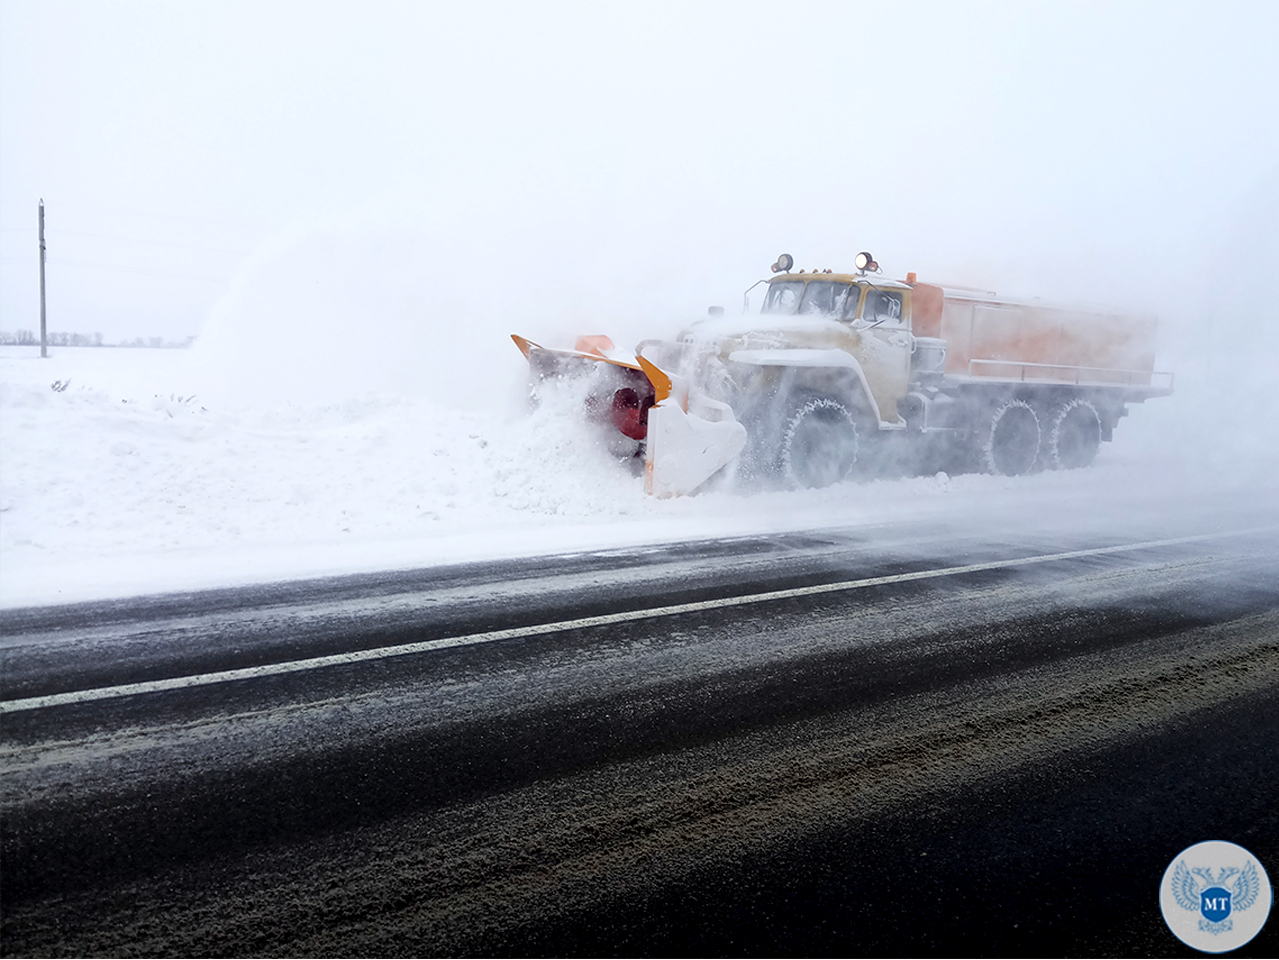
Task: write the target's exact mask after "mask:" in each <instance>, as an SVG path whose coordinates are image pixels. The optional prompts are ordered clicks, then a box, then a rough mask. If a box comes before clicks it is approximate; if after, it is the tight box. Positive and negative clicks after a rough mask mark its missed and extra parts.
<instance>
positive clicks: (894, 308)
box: [862, 290, 902, 323]
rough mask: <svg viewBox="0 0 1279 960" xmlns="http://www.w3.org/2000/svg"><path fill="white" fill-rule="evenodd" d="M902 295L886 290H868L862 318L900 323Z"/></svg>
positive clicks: (876, 321) (874, 321) (873, 321)
mask: <svg viewBox="0 0 1279 960" xmlns="http://www.w3.org/2000/svg"><path fill="white" fill-rule="evenodd" d="M901 318H902V295H901V294H900V293H894V292H891V291H888V290H870V291H867V293H866V306H865V307H863V308H862V319H863V320H869V321H870V322H871V323H900V322H901Z"/></svg>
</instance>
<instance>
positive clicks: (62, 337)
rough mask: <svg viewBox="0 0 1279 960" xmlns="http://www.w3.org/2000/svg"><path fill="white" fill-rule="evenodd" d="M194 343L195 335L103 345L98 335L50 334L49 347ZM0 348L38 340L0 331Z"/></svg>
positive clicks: (31, 335)
mask: <svg viewBox="0 0 1279 960" xmlns="http://www.w3.org/2000/svg"><path fill="white" fill-rule="evenodd" d="M194 342H195V335H194V334H192V335H191V336H189V337H187V338H186V339H184V340H166V339H164V337H134V338H133V339H132V340H121V341H120V342H119V343H105V342H103V339H102V334H100V333H50V334H49V346H51V347H149V348H151V349H159V348H175V347H179V348H180V347H189V346H191V344H192V343H194ZM0 346H11V347H12V346H16V347H38V346H40V338H39V336H37V335H36V334H35V332H34V331H31V330H18V331H17V332H10V331H8V330H0Z"/></svg>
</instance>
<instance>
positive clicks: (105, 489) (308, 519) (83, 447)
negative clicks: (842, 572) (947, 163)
mask: <svg viewBox="0 0 1279 960" xmlns="http://www.w3.org/2000/svg"><path fill="white" fill-rule="evenodd" d="M5 350H6V352H4V353H0V449H2V450H3V468H2V470H0V604H3V605H5V606H15V605H26V604H34V603H45V602H60V601H61V602H65V601H71V600H78V599H88V598H94V597H104V596H114V595H127V594H136V593H143V592H157V591H162V590H171V589H189V588H194V587H203V586H214V585H232V584H237V583H246V582H254V581H258V580H264V579H285V578H291V577H300V576H316V575H326V574H336V573H345V572H356V571H366V570H375V569H391V568H409V567H414V566H420V565H429V564H437V563H446V562H453V561H459V560H474V559H485V558H497V557H510V556H518V555H533V554H544V553H551V552H567V551H578V550H595V549H607V548H612V547H620V546H625V545H631V544H637V543H652V542H662V541H671V540H679V539H685V538H693V537H730V536H736V535H744V534H750V533H760V532H768V531H777V530H797V529H811V528H822V527H837V526H848V525H873V524H875V523H877V522H880V521H887V520H892V519H901V518H904V517H912V516H913V517H919V518H923V519H927V518H930V517H931V518H937V519H938V520H942V519H945V518H951V519H953V518H955V517H958V516H966V517H978V518H980V517H986V518H987V521H988V522H989V523H991V524H1003V525H1004V526H1005V527H1006V528H1007V529H1008V530H1010V531H1014V530H1016V529H1017V528H1018V527H1019V525H1023V526H1024V525H1025V524H1027V523H1030V522H1037V523H1040V524H1042V523H1043V522H1044V517H1045V516H1048V515H1051V516H1053V517H1055V518H1057V519H1058V520H1059V521H1060V522H1061V523H1063V524H1066V525H1070V524H1076V525H1078V524H1088V523H1091V524H1099V523H1103V524H1104V523H1107V522H1109V521H1110V519H1112V518H1118V517H1123V518H1127V519H1129V520H1130V519H1131V517H1132V516H1133V515H1134V512H1141V511H1142V510H1145V511H1147V512H1149V513H1150V515H1151V516H1155V517H1157V515H1158V510H1159V509H1162V507H1160V504H1161V503H1162V502H1164V501H1163V500H1161V497H1163V498H1165V499H1166V498H1167V497H1168V496H1170V495H1171V493H1170V490H1171V489H1172V488H1173V487H1174V486H1175V487H1177V489H1178V494H1177V495H1178V496H1186V495H1198V494H1196V493H1195V492H1194V491H1196V490H1201V491H1204V492H1207V491H1213V492H1215V493H1216V494H1219V493H1220V478H1218V477H1217V476H1216V475H1215V474H1214V473H1213V472H1211V471H1209V472H1207V473H1204V474H1202V475H1194V476H1192V475H1191V474H1186V473H1185V472H1184V470H1183V471H1182V472H1181V474H1178V472H1177V471H1178V470H1181V465H1180V463H1179V461H1177V460H1176V459H1175V457H1176V451H1173V452H1172V453H1171V454H1166V455H1165V458H1164V460H1163V461H1162V463H1159V462H1158V457H1159V455H1160V451H1159V449H1158V447H1157V445H1154V443H1153V440H1152V436H1151V435H1146V436H1143V433H1146V429H1145V428H1149V427H1150V426H1152V425H1154V421H1157V420H1158V418H1160V417H1169V418H1171V419H1174V420H1175V417H1172V414H1171V413H1170V409H1171V407H1169V408H1168V409H1165V410H1164V411H1162V412H1161V411H1160V410H1159V409H1157V406H1156V404H1155V403H1152V404H1148V405H1147V407H1146V408H1139V409H1138V410H1137V411H1135V415H1134V417H1133V419H1134V420H1140V419H1141V418H1142V417H1143V416H1145V417H1146V418H1147V420H1148V421H1150V422H1147V423H1145V424H1141V423H1125V424H1124V425H1123V427H1122V430H1123V431H1127V432H1128V433H1130V434H1131V437H1130V440H1132V441H1133V442H1132V443H1131V444H1130V446H1129V448H1128V451H1127V452H1126V453H1125V452H1124V447H1123V446H1122V445H1121V446H1120V447H1119V448H1118V449H1117V448H1115V447H1112V446H1111V445H1107V446H1106V447H1105V448H1103V453H1102V455H1101V457H1100V459H1099V462H1098V465H1097V466H1096V467H1095V468H1093V469H1092V470H1089V471H1080V472H1076V473H1056V474H1042V475H1038V476H1031V477H1022V478H1016V479H1009V478H1003V477H987V476H960V477H953V478H952V477H946V476H944V475H939V476H937V477H921V478H914V479H910V480H903V481H876V482H872V483H864V484H840V485H837V486H835V487H832V488H829V489H827V490H818V491H799V492H776V491H774V492H755V493H742V492H736V491H734V490H732V489H722V490H718V491H715V492H711V493H707V494H703V495H701V496H697V497H691V498H684V499H678V500H665V501H663V500H655V499H653V498H650V497H646V496H645V495H644V493H643V489H642V481H641V479H640V478H639V477H637V476H634V475H633V474H632V472H631V471H629V470H628V469H627V468H626V467H625V465H623V464H619V463H618V462H617V460H616V458H615V457H613V456H612V455H611V454H610V453H609V451H608V450H607V449H606V448H605V446H604V445H603V444H602V443H601V441H600V439H599V438H598V437H597V436H596V435H595V434H593V433H592V432H591V431H590V430H589V428H587V427H586V426H585V425H584V424H583V423H582V422H581V420H580V418H579V417H578V416H576V412H577V407H576V406H575V405H576V404H577V403H579V402H580V398H577V397H575V396H574V395H573V394H572V392H571V391H566V392H565V393H564V394H562V395H559V396H551V397H550V398H549V399H548V400H547V401H546V402H545V403H544V404H543V405H542V406H541V407H540V408H538V409H537V410H534V411H531V412H530V411H529V410H528V409H527V408H525V407H524V406H523V405H521V404H512V405H510V406H509V407H507V408H500V409H491V410H473V409H464V408H461V407H457V406H451V405H449V404H447V403H442V402H440V401H438V400H436V399H432V398H430V397H426V396H418V397H414V396H403V395H395V394H385V393H383V394H378V393H367V394H365V395H364V396H362V397H359V398H355V399H348V400H344V401H341V402H334V403H302V402H293V401H291V400H288V399H284V398H280V399H279V400H278V401H277V402H275V403H273V404H269V405H259V406H256V407H245V406H244V405H229V406H223V405H219V404H217V403H214V402H212V401H206V400H205V398H204V397H202V396H201V395H199V394H196V393H195V392H194V391H193V390H192V389H191V385H192V384H194V383H196V382H198V381H200V379H201V370H200V365H199V361H198V358H197V357H196V356H195V355H194V354H192V353H191V352H189V351H180V350H137V349H106V348H99V349H93V348H61V349H58V350H56V351H53V355H52V356H51V357H50V358H49V359H47V360H40V359H38V357H37V356H36V353H37V352H36V351H32V350H30V349H23V348H5ZM511 352H513V353H514V352H515V351H514V348H513V347H512V348H511ZM55 385H56V386H57V387H59V388H61V387H63V386H64V385H65V388H64V389H55ZM1174 399H1175V398H1174ZM1167 403H1168V404H1171V401H1167ZM1156 436H1157V435H1156ZM1152 458H1153V459H1152ZM1151 462H1155V468H1154V470H1153V471H1152V470H1151V468H1150V463H1151ZM1195 476H1200V479H1199V480H1197V481H1196V480H1195ZM1154 477H1158V478H1159V479H1158V482H1157V483H1156V482H1152V478H1154ZM1151 529H1152V530H1155V532H1157V524H1156V526H1155V527H1152V528H1151Z"/></svg>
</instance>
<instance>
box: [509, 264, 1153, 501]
mask: <svg viewBox="0 0 1279 960" xmlns="http://www.w3.org/2000/svg"><path fill="white" fill-rule="evenodd" d="M856 265H857V272H855V273H834V272H832V271H830V270H821V271H805V270H800V271H798V272H792V271H793V266H794V261H793V259H792V258H791V257H790V256H788V255H785V254H783V255H782V256H781V257H779V258H778V260H777V262H776V263H774V264H773V267H772V270H773V274H774V275H773V276H772V277H770V278H767V279H765V280H761V281H759V283H757V284H756V286H759V284H760V283H766V284H767V287H766V291H765V294H764V298H763V305H762V307H761V310H760V312H759V313H758V314H755V315H746V314H743V316H740V317H729V316H725V315H724V314H723V311H722V310H721V309H720V308H716V307H712V308H711V311H710V314H711V315H710V316H708V317H707V318H705V319H703V320H701V321H699V322H696V323H693V324H692V325H690V326H689V327H688V328H687V329H685V330H683V331H681V332H680V333H679V335H678V336H677V337H676V338H675V339H674V340H645V341H643V342H641V343H640V344H639V346H638V347H637V348H636V350H635V352H634V353H625V352H623V351H619V350H618V349H617V348H616V347H615V346H614V344H613V343H612V341H611V340H610V339H609V338H608V337H606V336H602V335H595V336H585V337H581V338H579V339H578V341H577V343H576V345H575V348H574V349H573V350H553V349H547V348H544V347H542V346H540V345H538V344H536V343H533V342H532V341H530V340H527V339H525V338H523V337H520V336H515V335H513V339H514V340H515V343H516V345H517V346H518V347H519V348H520V350H521V351H522V352H523V353H524V355H525V357H526V358H527V359H528V362H529V367H530V374H531V381H532V384H533V387H534V392H535V393H536V387H537V385H538V384H540V383H542V382H544V381H546V380H548V379H558V378H563V377H571V376H585V377H589V378H590V387H589V392H588V394H587V397H586V415H587V416H588V417H589V418H590V419H591V420H593V421H595V422H597V423H599V424H601V425H602V427H603V428H604V429H605V430H606V431H607V432H608V433H609V434H610V435H611V436H612V438H613V442H614V447H613V449H614V452H618V453H619V455H623V456H630V457H633V458H634V460H635V462H636V463H642V464H643V470H644V476H645V489H646V490H647V491H648V492H649V493H651V494H655V495H657V496H673V495H679V494H687V493H692V492H693V491H695V490H697V489H698V488H699V487H701V486H702V485H703V484H705V483H706V482H707V481H708V480H710V479H711V478H712V477H713V476H715V475H717V474H719V473H720V472H721V471H723V470H724V468H726V467H728V466H729V465H730V464H732V465H734V469H736V470H737V471H738V473H739V474H740V475H744V476H747V477H757V478H761V479H768V478H772V479H773V480H775V481H780V482H782V483H784V484H786V485H790V486H795V487H820V486H826V485H828V484H831V483H835V482H838V481H841V480H845V479H848V478H850V477H853V476H856V475H868V476H869V475H884V474H885V473H888V474H896V475H902V474H904V473H920V472H927V473H931V472H935V471H936V470H939V469H946V470H950V471H952V472H954V471H963V470H984V471H986V472H990V473H996V474H1004V475H1009V476H1013V475H1017V474H1024V473H1029V472H1031V471H1035V470H1042V469H1075V468H1081V467H1086V466H1088V465H1089V464H1091V463H1092V461H1093V459H1094V457H1095V456H1096V455H1097V451H1098V449H1099V447H1100V445H1101V444H1102V443H1103V442H1105V441H1109V440H1111V439H1112V437H1113V434H1114V430H1115V426H1116V424H1117V423H1118V422H1119V420H1120V418H1122V417H1123V416H1125V415H1126V413H1127V406H1128V404H1130V403H1137V402H1141V401H1143V400H1146V399H1148V398H1151V397H1158V396H1166V395H1168V394H1170V393H1171V392H1172V386H1173V384H1172V381H1173V377H1172V374H1170V373H1166V372H1159V371H1156V370H1155V369H1154V361H1155V335H1156V320H1155V319H1154V318H1153V317H1147V316H1125V315H1120V314H1117V313H1114V312H1111V311H1106V310H1102V309H1096V308H1086V307H1073V306H1066V305H1053V304H1049V303H1045V302H1042V301H1039V300H1029V301H1027V300H1017V299H1010V298H1007V297H1000V296H997V295H995V294H994V293H991V292H987V291H981V290H975V289H967V288H959V287H949V286H940V285H936V284H929V283H921V282H919V281H918V280H917V279H916V277H915V274H913V273H910V274H907V275H906V279H905V280H903V281H896V280H885V279H882V278H881V277H880V276H879V275H878V274H879V268H878V265H877V264H876V263H875V261H874V258H873V257H871V256H870V254H869V253H865V252H863V253H860V254H858V255H857V258H856ZM752 289H753V288H752ZM749 292H750V291H748V294H749Z"/></svg>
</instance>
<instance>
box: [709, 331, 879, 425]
mask: <svg viewBox="0 0 1279 960" xmlns="http://www.w3.org/2000/svg"><path fill="white" fill-rule="evenodd" d="M728 359H729V362H731V363H740V364H742V365H744V366H753V367H790V368H794V369H827V370H839V371H840V372H847V373H849V374H851V375H852V376H853V377H854V378H855V379H856V381H857V383H858V385H859V386H860V387H861V391H862V397H861V399H862V401H863V402H864V403H865V404H866V406H867V408H868V409H869V411H870V413H871V415H872V416H873V417H874V418H875V422H876V423H877V424H878V425H879V428H880V429H881V430H894V429H899V428H900V425H899V424H896V423H885V422H884V418H883V417H881V416H880V414H879V404H878V403H876V402H875V396H874V394H872V393H871V392H870V384H869V383H867V382H866V373H865V371H864V370H862V365H861V364H860V363H858V362H857V358H856V357H854V356H853V355H852V354H850V353H845V352H844V351H843V350H835V349H829V350H799V349H797V350H734V351H733V352H732V353H730V354H729V355H728Z"/></svg>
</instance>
